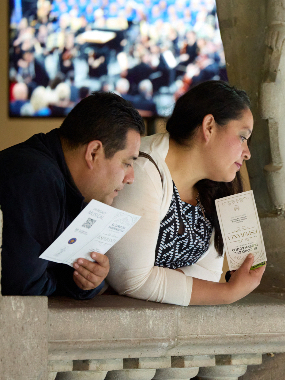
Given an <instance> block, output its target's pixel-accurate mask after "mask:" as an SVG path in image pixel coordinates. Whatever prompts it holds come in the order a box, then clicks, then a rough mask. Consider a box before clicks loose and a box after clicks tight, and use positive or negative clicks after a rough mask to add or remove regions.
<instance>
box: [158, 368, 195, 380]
mask: <svg viewBox="0 0 285 380" xmlns="http://www.w3.org/2000/svg"><path fill="white" fill-rule="evenodd" d="M198 372H199V367H193V368H166V369H158V370H156V374H155V376H154V378H153V380H185V379H187V380H189V379H192V378H193V377H195V376H196V375H197V373H198Z"/></svg>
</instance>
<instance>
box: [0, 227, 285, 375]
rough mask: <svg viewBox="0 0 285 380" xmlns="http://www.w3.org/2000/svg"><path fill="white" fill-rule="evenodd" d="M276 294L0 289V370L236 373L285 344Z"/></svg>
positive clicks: (283, 306)
mask: <svg viewBox="0 0 285 380" xmlns="http://www.w3.org/2000/svg"><path fill="white" fill-rule="evenodd" d="M0 227H1V223H0ZM0 231H1V228H0ZM279 298H280V297H279ZM279 298H278V295H275V296H272V297H268V296H264V295H259V294H251V295H250V296H248V297H246V298H244V299H243V300H241V301H240V302H237V303H235V304H232V305H227V306H225V305H223V306H191V307H180V306H173V305H165V304H157V303H153V302H146V301H140V300H134V299H131V298H127V297H121V296H109V295H103V296H99V297H96V298H94V299H93V300H90V301H75V300H71V299H66V298H50V299H49V301H48V300H47V298H46V297H18V296H17V297H4V296H1V295H0V337H1V338H0V358H1V360H0V374H1V376H0V377H1V379H2V378H3V379H5V380H8V379H9V380H10V379H13V380H47V379H49V380H54V379H56V380H89V379H90V380H91V379H92V380H97V379H106V380H131V379H140V380H148V379H154V380H159V379H161V380H171V379H173V380H174V379H176V380H179V379H191V378H193V377H195V376H196V375H197V376H198V377H197V378H198V379H212V380H215V379H220V380H222V379H224V380H226V379H227V380H229V379H232V380H234V379H238V377H239V376H242V375H243V374H244V373H245V372H246V370H247V365H254V364H255V365H258V364H261V361H262V354H263V353H267V352H275V353H276V352H285V318H284V315H285V301H283V300H282V298H280V299H279Z"/></svg>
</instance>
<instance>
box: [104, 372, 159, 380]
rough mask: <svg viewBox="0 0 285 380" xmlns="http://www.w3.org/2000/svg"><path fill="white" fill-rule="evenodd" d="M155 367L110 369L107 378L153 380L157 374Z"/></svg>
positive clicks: (112, 379)
mask: <svg viewBox="0 0 285 380" xmlns="http://www.w3.org/2000/svg"><path fill="white" fill-rule="evenodd" d="M155 371H156V370H155V369H124V370H120V371H110V372H108V374H107V376H106V380H151V379H153V377H154V375H155Z"/></svg>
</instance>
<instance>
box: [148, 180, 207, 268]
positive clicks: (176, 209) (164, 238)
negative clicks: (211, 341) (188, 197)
mask: <svg viewBox="0 0 285 380" xmlns="http://www.w3.org/2000/svg"><path fill="white" fill-rule="evenodd" d="M204 214H205V211H204V209H203V206H202V205H201V203H200V202H199V200H198V201H197V205H196V206H192V205H191V204H188V203H186V202H183V201H182V200H181V198H180V196H179V193H178V190H177V188H176V186H175V184H174V183H173V195H172V200H171V203H170V207H169V210H168V212H167V214H166V215H165V217H164V219H163V220H162V221H161V223H160V230H159V236H158V240H157V245H156V252H155V253H156V255H155V256H156V257H155V263H154V265H156V266H159V267H167V268H171V269H176V268H181V267H184V266H187V265H192V264H194V263H196V262H197V261H198V260H199V258H200V257H201V256H202V255H203V254H204V253H205V252H206V251H207V249H208V248H209V243H210V238H211V235H212V231H213V226H212V224H211V222H210V221H209V220H208V219H207V218H206V217H205V216H204ZM180 221H182V223H183V225H184V231H183V233H182V234H179V227H180Z"/></svg>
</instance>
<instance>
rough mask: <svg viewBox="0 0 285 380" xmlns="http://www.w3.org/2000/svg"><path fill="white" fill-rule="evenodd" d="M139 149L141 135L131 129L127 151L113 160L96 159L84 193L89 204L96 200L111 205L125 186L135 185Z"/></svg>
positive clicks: (127, 140) (100, 156) (123, 151)
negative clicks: (135, 166)
mask: <svg viewBox="0 0 285 380" xmlns="http://www.w3.org/2000/svg"><path fill="white" fill-rule="evenodd" d="M139 147H140V134H139V133H138V132H136V131H134V130H132V129H130V130H129V131H128V133H127V136H126V147H125V149H123V150H119V151H118V152H116V153H115V154H114V155H113V157H111V158H106V157H105V154H101V155H99V156H98V157H97V158H96V160H95V162H94V168H93V169H92V173H90V174H89V176H90V179H89V180H88V186H87V188H86V191H85V192H84V197H85V200H86V201H87V202H89V201H90V200H91V199H96V200H97V201H100V202H103V203H106V204H108V205H111V204H112V202H113V200H114V198H115V197H116V196H117V195H118V192H119V191H120V190H122V189H123V187H124V185H125V184H126V183H127V184H131V183H133V181H134V168H133V163H134V160H136V159H137V157H138V155H139Z"/></svg>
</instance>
